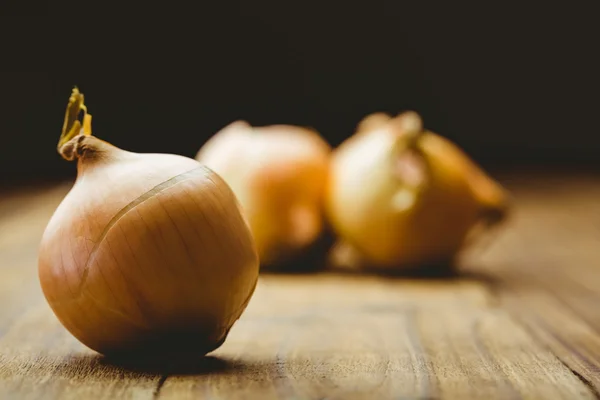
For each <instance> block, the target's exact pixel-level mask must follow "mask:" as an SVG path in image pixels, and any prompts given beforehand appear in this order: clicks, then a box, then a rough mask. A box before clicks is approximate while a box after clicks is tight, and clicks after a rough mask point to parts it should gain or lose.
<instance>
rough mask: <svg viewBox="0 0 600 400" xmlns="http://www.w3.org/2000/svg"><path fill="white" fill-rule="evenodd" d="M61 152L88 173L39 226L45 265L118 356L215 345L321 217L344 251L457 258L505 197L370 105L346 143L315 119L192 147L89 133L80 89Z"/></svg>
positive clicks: (455, 150) (336, 252)
mask: <svg viewBox="0 0 600 400" xmlns="http://www.w3.org/2000/svg"><path fill="white" fill-rule="evenodd" d="M81 112H83V119H82V121H80V120H79V116H80V114H81ZM57 150H58V152H59V153H60V155H61V156H62V157H63V158H64V159H66V160H77V179H76V181H75V184H74V185H73V187H72V188H71V190H70V192H69V193H68V194H67V196H66V197H65V198H64V200H63V201H62V203H61V204H60V205H59V207H58V208H57V209H56V211H55V213H54V215H53V216H52V218H51V219H50V221H49V223H48V226H47V228H46V230H45V232H44V235H43V238H42V242H41V246H40V251H39V278H40V282H41V286H42V289H43V292H44V295H45V297H46V299H47V300H48V303H49V304H50V306H51V308H52V310H53V311H54V313H55V314H56V316H57V317H58V319H59V320H60V322H61V323H62V324H63V325H64V326H65V327H66V328H67V329H68V330H69V331H70V332H71V333H72V334H73V335H74V336H75V337H76V338H77V339H79V340H80V341H81V342H82V343H83V344H85V345H87V346H88V347H90V348H91V349H93V350H96V351H97V352H100V353H103V354H107V355H108V354H123V353H130V352H134V353H135V352H146V353H147V352H149V351H150V352H159V353H168V354H179V353H185V354H194V355H198V354H206V353H208V352H210V351H213V350H215V349H216V348H218V347H219V346H220V345H221V344H222V343H223V342H224V341H225V340H226V338H227V336H228V333H229V331H230V329H231V328H232V326H233V324H234V323H235V321H236V320H237V319H238V318H239V317H240V316H241V315H242V313H243V312H244V310H245V309H246V307H247V305H248V303H249V301H250V299H251V297H252V295H253V293H254V290H255V287H256V284H257V280H258V275H259V264H262V265H263V266H277V265H280V264H283V263H285V262H286V261H289V260H290V259H293V258H295V257H298V256H299V255H300V253H302V252H303V251H304V250H306V249H307V248H308V247H309V246H310V245H311V244H313V243H314V242H315V241H316V240H317V239H318V238H319V236H320V235H322V233H323V231H324V227H325V226H326V225H330V226H331V227H332V228H333V231H334V233H335V234H336V235H337V238H338V244H337V245H336V246H335V247H334V249H333V253H332V254H333V261H334V263H336V264H338V265H343V266H347V265H352V266H360V267H367V268H378V269H386V270H403V269H407V268H413V267H418V266H422V265H427V264H436V263H444V264H448V263H450V264H451V263H452V261H453V260H454V258H455V257H456V256H457V254H459V252H460V250H461V249H462V248H464V247H465V246H466V244H468V243H469V240H470V239H471V238H472V237H473V234H474V232H477V230H476V229H477V228H481V227H483V228H484V230H486V229H488V228H489V227H491V226H494V225H496V224H498V223H499V222H500V221H502V220H504V219H505V217H506V215H507V211H508V210H509V208H510V207H509V205H510V201H509V195H508V193H507V192H506V191H505V190H504V188H503V187H501V186H500V184H498V183H497V182H496V181H494V180H493V179H492V178H491V177H490V176H489V175H487V174H486V173H485V172H483V170H482V169H481V168H480V167H479V166H478V165H477V164H475V162H474V161H473V160H471V159H470V158H469V157H468V156H467V155H466V154H465V153H464V152H463V151H462V150H461V149H460V148H459V147H458V146H457V145H455V144H454V143H452V142H450V141H449V140H447V139H444V138H443V137H441V136H439V135H437V134H435V133H433V132H430V131H427V130H425V129H424V128H423V123H422V120H421V117H420V116H419V115H418V114H417V113H415V112H404V113H401V114H399V115H397V116H395V117H391V116H389V115H387V114H383V113H376V114H372V115H369V116H367V117H366V118H364V119H363V120H362V121H361V122H360V124H359V125H358V128H357V131H356V133H355V134H354V135H353V136H351V137H350V138H348V139H347V140H346V141H344V142H343V143H342V144H341V145H340V146H339V147H337V148H336V149H332V148H331V147H330V146H329V144H328V143H327V142H326V141H325V140H323V139H322V138H321V137H320V136H319V134H318V133H317V132H316V131H314V130H311V129H307V128H303V127H298V126H291V125H271V126H262V127H253V126H251V125H250V124H248V123H247V122H245V121H236V122H233V123H231V124H230V125H228V126H226V127H225V128H223V129H222V130H221V131H219V132H217V133H216V134H215V135H214V136H213V137H212V138H210V139H209V140H208V141H207V142H206V143H205V144H204V146H202V147H201V148H200V150H199V151H198V152H197V154H196V157H195V158H196V159H195V160H194V159H191V158H187V157H183V156H179V155H173V154H139V153H134V152H129V151H125V150H122V149H119V148H117V147H115V146H113V145H111V144H110V143H107V142H105V141H102V140H100V139H98V138H96V137H95V136H92V129H91V115H90V114H88V112H87V108H86V106H85V105H84V97H83V94H81V93H80V92H79V91H78V90H77V88H75V89H74V90H73V93H72V95H71V97H70V99H69V104H68V106H67V111H66V115H65V122H64V125H63V132H62V135H61V138H60V140H59V143H58V146H57Z"/></svg>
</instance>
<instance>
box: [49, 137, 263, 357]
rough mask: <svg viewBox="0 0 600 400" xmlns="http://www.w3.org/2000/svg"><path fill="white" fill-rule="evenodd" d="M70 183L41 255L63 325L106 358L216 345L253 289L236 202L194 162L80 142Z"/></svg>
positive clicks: (251, 253) (250, 252)
mask: <svg viewBox="0 0 600 400" xmlns="http://www.w3.org/2000/svg"><path fill="white" fill-rule="evenodd" d="M72 141H78V143H77V144H76V149H75V150H74V151H75V153H76V154H77V157H78V158H79V159H78V166H77V167H78V177H77V180H76V182H75V184H74V186H73V188H72V189H71V191H70V192H69V193H68V195H67V196H66V197H65V199H64V200H63V201H62V203H61V204H60V206H59V207H58V208H57V210H56V212H55V214H54V215H53V217H52V218H51V220H50V222H49V223H48V226H47V228H46V231H45V233H44V236H43V239H42V243H41V246H40V256H39V278H40V282H41V286H42V289H43V292H44V295H45V297H46V299H47V300H48V303H49V304H50V306H51V308H52V310H53V311H54V313H55V314H56V316H57V317H58V319H59V320H60V322H61V323H62V324H63V325H64V326H65V327H66V328H67V329H68V330H69V331H70V332H71V333H72V334H73V335H74V336H75V337H76V338H77V339H78V340H80V341H81V342H82V343H83V344H85V345H86V346H88V347H90V348H91V349H93V350H95V351H97V352H99V353H102V354H106V355H113V354H124V353H129V352H138V351H141V352H144V351H148V350H150V351H154V352H166V353H170V352H194V353H196V354H198V353H201V354H205V353H207V352H210V351H212V350H214V349H216V348H217V347H219V346H220V345H221V344H222V343H223V341H224V340H225V338H226V337H227V334H228V332H229V330H230V329H231V326H232V325H233V323H234V322H235V321H236V320H237V319H238V318H239V317H240V315H241V314H242V312H243V311H244V310H245V308H246V306H247V304H248V301H249V300H250V298H251V296H252V294H253V292H254V289H255V286H256V282H257V279H258V272H259V262H258V256H257V252H256V248H255V245H254V242H253V239H252V236H251V233H250V230H249V228H248V225H247V222H246V220H245V218H244V217H243V215H242V213H241V211H240V207H239V205H238V202H237V199H236V197H235V196H234V194H233V192H232V191H231V189H230V188H229V187H228V186H227V185H226V184H225V182H224V181H223V180H222V179H221V178H220V177H219V176H218V175H217V174H216V173H214V172H213V171H212V170H210V169H209V168H207V167H205V166H202V165H201V164H200V163H198V162H196V161H195V160H192V159H190V158H186V157H182V156H176V155H166V154H136V153H131V152H127V151H124V150H120V149H118V148H116V147H114V146H112V145H110V144H108V143H106V142H103V141H101V140H99V139H97V138H95V137H93V136H84V137H82V136H80V137H77V138H74V139H72Z"/></svg>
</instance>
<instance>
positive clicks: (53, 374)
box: [0, 181, 600, 399]
mask: <svg viewBox="0 0 600 400" xmlns="http://www.w3.org/2000/svg"><path fill="white" fill-rule="evenodd" d="M540 185H541V186H542V187H541V188H533V189H531V187H530V186H524V188H523V189H522V192H520V193H523V194H522V195H521V196H519V197H518V201H519V204H520V208H519V210H520V212H521V215H522V216H521V217H519V218H518V219H517V220H516V222H515V223H514V225H512V226H511V227H509V229H507V231H506V232H504V233H502V234H501V236H500V237H499V238H498V239H499V240H498V241H497V242H495V243H494V245H493V246H492V248H490V249H488V252H487V253H484V254H483V255H481V254H480V255H479V256H478V257H472V258H471V261H470V262H471V267H473V268H471V270H473V269H474V270H475V271H476V272H477V274H478V275H481V274H487V276H490V277H494V276H495V277H496V280H495V281H490V280H485V279H478V278H477V279H470V278H469V277H468V275H465V276H462V277H458V278H455V279H447V280H426V279H422V280H419V279H400V278H384V277H376V276H369V275H352V274H348V275H339V274H330V273H322V274H311V275H263V276H262V277H261V279H260V281H259V286H258V288H257V291H256V295H255V297H254V298H253V299H252V301H251V303H250V305H249V307H248V310H247V312H246V313H245V314H244V315H243V317H242V319H241V320H240V321H238V323H237V324H236V325H235V326H234V329H233V330H232V331H231V335H230V337H229V338H228V340H227V341H226V342H225V344H224V346H223V347H222V348H220V349H219V350H217V351H216V352H214V353H213V354H212V355H211V357H207V358H203V359H199V360H198V361H197V362H195V363H193V364H191V365H190V364H188V365H184V366H181V365H176V364H173V365H160V366H156V365H151V364H148V363H145V362H144V361H142V360H133V361H131V360H130V362H129V363H128V364H125V365H116V364H112V363H111V362H110V361H108V360H106V359H104V358H103V357H101V356H98V355H97V354H95V353H93V352H92V351H90V350H88V349H86V348H85V347H84V346H83V345H81V344H80V343H78V342H77V341H76V340H75V339H74V338H73V337H72V336H71V335H70V334H68V333H67V332H66V331H65V330H64V328H62V326H61V325H60V324H59V323H58V321H57V320H56V318H55V317H54V315H53V314H52V313H51V311H50V309H49V307H48V306H47V304H46V303H45V301H44V299H43V296H42V294H41V291H40V288H39V284H38V282H37V267H36V266H37V263H36V249H37V245H38V243H39V239H40V236H41V233H42V231H43V229H44V227H45V224H46V222H47V219H48V218H49V217H50V215H51V214H52V212H53V210H54V208H55V207H56V205H57V204H58V202H59V201H60V200H61V199H62V196H64V194H65V193H66V190H68V187H69V186H68V185H64V186H61V187H58V188H56V189H53V190H49V191H48V190H46V191H43V192H42V193H38V194H35V195H29V194H24V195H23V196H21V197H19V196H16V197H14V196H13V197H11V198H10V199H8V200H7V201H6V202H0V215H2V217H0V398H18V399H21V398H26V399H29V398H31V399H38V398H39V399H42V398H43V399H52V398H61V399H62V398H67V399H68V398H73V399H76V398H77V399H79V398H90V397H92V398H106V399H109V398H110V399H112V398H126V399H151V398H165V399H171V398H177V399H180V398H181V399H186V398H217V399H218V398H227V399H229V398H249V397H250V398H261V399H262V398H264V399H269V398H271V399H273V398H298V399H301V398H306V399H316V398H327V399H337V398H339V399H363V398H364V399H371V398H378V399H386V398H395V399H397V398H413V399H416V398H444V399H464V398H489V399H509V398H510V399H512V398H520V397H522V398H532V399H533V398H544V399H561V398H565V399H574V398H577V399H581V398H594V397H595V396H597V393H595V392H594V389H597V386H595V385H596V382H595V381H594V380H593V378H594V376H593V375H594V374H596V376H598V375H600V374H598V371H597V370H596V369H595V368H597V364H595V363H596V362H597V361H598V360H599V359H600V358H598V354H597V353H596V352H597V350H598V349H599V347H598V340H599V334H598V332H597V331H596V329H595V327H594V326H593V322H594V321H597V320H596V319H595V317H596V316H597V314H596V311H590V309H591V308H590V301H594V300H595V299H596V297H595V296H596V293H597V292H596V287H597V286H595V285H596V282H598V275H597V274H595V273H594V271H593V270H592V269H591V268H590V266H591V262H592V261H593V260H597V259H598V258H597V257H596V258H595V257H594V255H593V254H592V253H593V252H592V251H590V248H589V246H591V245H592V243H593V240H592V239H589V238H586V239H584V238H583V237H580V238H579V239H578V238H577V237H574V238H572V239H569V238H562V239H561V240H562V243H567V245H566V246H564V247H560V246H557V245H556V243H557V240H559V239H557V238H556V237H554V236H552V231H555V230H557V229H559V228H561V227H565V226H568V227H570V229H573V230H577V229H579V230H580V231H581V232H582V233H581V235H584V236H585V235H589V234H590V233H591V228H590V227H589V226H588V225H589V224H588V222H587V220H586V219H585V218H584V217H583V216H582V213H583V211H582V212H581V213H580V214H577V215H579V217H576V220H573V219H572V216H570V215H569V214H570V213H568V212H563V211H561V204H563V205H564V204H567V205H569V207H573V206H575V207H582V205H588V203H591V202H592V201H591V200H585V198H586V194H584V192H585V193H587V194H588V195H589V194H590V193H598V194H600V190H597V189H598V188H600V186H598V188H597V187H596V186H595V185H594V184H593V182H592V183H590V182H588V181H585V182H583V183H581V184H580V186H577V184H575V183H573V182H572V183H571V184H570V185H571V186H570V188H571V190H572V194H571V195H570V196H567V195H563V196H562V197H561V196H550V197H551V198H550V199H549V200H548V201H547V202H545V203H540V201H539V200H540V196H548V195H549V194H550V193H551V190H549V189H548V188H546V187H545V186H544V185H543V182H542V183H540V184H539V185H538V186H540ZM575 197H576V198H578V199H579V200H576V201H575V200H573V199H574V198H575ZM540 204H541V205H540ZM596 209H597V208H595V209H593V210H596ZM555 215H558V217H556V218H559V220H558V222H557V221H556V220H555V219H554V218H555ZM598 215H600V214H598ZM550 216H552V217H550ZM594 223H595V222H593V223H592V225H593V224H594ZM582 226H586V227H585V228H582ZM564 236H566V237H568V236H569V235H567V234H565V235H564ZM565 241H566V242H565ZM582 241H583V242H584V244H581V243H582ZM548 243H553V245H554V247H556V248H557V249H556V250H554V253H553V254H554V255H553V256H552V258H548V257H547V254H548V253H547V251H546V250H545V248H546V247H547V244H548ZM560 249H562V250H560ZM561 252H562V253H561ZM573 252H579V253H585V255H580V256H579V258H572V253H573ZM557 254H558V255H560V254H562V255H560V256H557ZM553 260H554V261H553ZM567 260H571V261H573V260H575V261H574V263H575V264H576V265H573V266H572V268H569V269H567V268H565V267H564V266H565V265H569V267H571V264H569V263H568V261H567ZM543 265H552V267H551V269H553V270H555V271H569V272H567V273H566V275H561V276H562V277H563V278H564V277H565V276H566V277H567V278H568V280H566V279H562V282H563V284H560V283H559V281H558V280H557V279H555V278H552V277H553V276H558V275H552V274H547V273H546V272H547V271H546V270H545V269H544V267H543ZM524 266H529V267H530V268H529V269H525V268H524ZM540 273H546V276H545V277H544V278H539V274H540ZM490 282H492V283H490ZM493 282H500V283H493ZM548 288H550V289H548ZM577 293H579V295H577V296H576V295H575V294H577ZM581 293H587V294H581ZM543 296H546V297H543ZM549 299H550V300H552V301H549ZM586 310H587V311H586ZM540 321H541V322H540ZM544 324H546V325H549V326H550V328H548V327H547V326H546V325H544ZM582 354H583V355H585V359H584V358H583V357H582ZM571 370H573V371H575V372H576V374H577V375H576V374H574V373H572V372H571ZM578 375H579V376H581V379H580V378H579V377H578Z"/></svg>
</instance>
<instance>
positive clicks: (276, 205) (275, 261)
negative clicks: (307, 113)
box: [196, 121, 331, 269]
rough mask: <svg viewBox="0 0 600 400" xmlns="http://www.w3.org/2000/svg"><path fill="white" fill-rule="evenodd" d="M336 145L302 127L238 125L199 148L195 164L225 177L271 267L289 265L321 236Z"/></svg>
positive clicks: (264, 257)
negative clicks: (331, 156) (324, 206)
mask: <svg viewBox="0 0 600 400" xmlns="http://www.w3.org/2000/svg"><path fill="white" fill-rule="evenodd" d="M330 153H331V147H330V146H329V144H328V143H327V142H325V141H324V140H323V139H322V138H321V137H320V136H319V135H318V133H317V132H315V131H313V130H310V129H307V128H303V127H298V126H291V125H271V126H263V127H252V126H250V125H249V124H248V123H247V122H245V121H236V122H233V123H231V124H229V125H228V126H226V127H224V128H223V129H222V130H221V131H219V132H217V133H216V134H215V135H214V136H213V137H212V138H210V139H209V140H208V141H207V142H206V143H205V144H204V146H202V147H201V148H200V150H199V151H198V153H197V155H196V160H198V161H200V162H201V163H203V164H206V165H207V166H209V167H210V168H211V169H213V170H214V171H216V172H217V173H218V174H219V175H220V176H222V177H223V179H225V181H226V182H227V183H228V184H229V186H230V187H231V188H232V189H233V191H234V192H235V194H236V196H237V197H238V199H239V200H240V203H241V204H242V208H243V209H244V212H245V215H246V217H247V218H248V221H249V224H250V227H251V230H252V233H253V236H254V239H255V242H256V245H257V248H258V252H259V256H260V260H261V264H262V265H263V267H266V268H273V269H277V268H286V266H287V265H289V261H290V260H291V259H293V258H294V257H297V256H299V255H300V253H301V252H302V251H304V250H306V249H307V248H308V247H309V246H310V245H312V244H313V243H315V241H316V240H317V239H318V238H319V237H320V235H321V234H322V232H323V228H324V221H323V220H324V216H323V207H322V205H323V199H324V190H325V184H326V180H327V174H328V170H329V156H330Z"/></svg>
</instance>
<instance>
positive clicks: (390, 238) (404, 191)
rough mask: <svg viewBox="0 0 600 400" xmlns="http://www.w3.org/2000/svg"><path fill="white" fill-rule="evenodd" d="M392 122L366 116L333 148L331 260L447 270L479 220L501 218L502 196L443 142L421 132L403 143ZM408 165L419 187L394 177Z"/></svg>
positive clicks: (379, 115) (505, 195) (329, 195)
mask: <svg viewBox="0 0 600 400" xmlns="http://www.w3.org/2000/svg"><path fill="white" fill-rule="evenodd" d="M406 115H408V114H401V115H400V116H398V117H396V118H402V117H403V116H406ZM413 117H416V118H420V117H419V116H418V115H417V114H412V115H410V116H409V118H411V119H412V118H413ZM412 122H414V121H412ZM412 122H411V123H412ZM395 123H396V124H397V122H395V121H394V120H393V119H392V118H391V117H389V116H387V118H386V116H385V114H382V113H377V114H373V115H371V116H368V117H367V118H365V119H364V120H363V121H361V123H360V124H359V127H358V129H357V132H356V133H355V135H353V136H352V137H350V138H349V139H347V140H346V141H345V142H343V143H342V144H341V145H340V146H339V147H338V148H337V149H335V150H334V153H333V156H332V161H331V172H330V180H329V182H328V187H327V192H326V193H327V195H326V210H327V215H328V219H329V221H330V222H331V225H332V226H333V228H334V230H335V231H336V233H337V234H338V236H339V238H340V242H342V243H341V245H339V246H337V248H338V249H339V254H336V255H334V257H337V259H342V258H345V259H347V260H349V261H347V262H345V263H346V264H353V268H356V265H359V264H360V265H362V266H363V267H370V268H382V269H411V268H416V267H419V266H426V265H432V264H439V265H451V264H452V262H453V260H454V258H455V257H456V255H457V254H458V253H459V251H460V250H461V249H462V248H463V246H464V245H465V244H466V239H467V237H469V233H470V232H471V230H472V229H473V228H474V227H475V226H476V225H477V224H478V223H479V222H482V221H483V222H490V223H492V222H499V221H500V220H502V219H504V218H505V216H506V213H507V211H508V208H509V197H508V193H507V192H506V191H505V190H504V189H503V188H502V187H501V186H500V185H499V184H498V183H497V182H495V181H494V180H493V179H491V178H490V177H489V176H488V175H487V174H485V173H484V172H483V171H482V170H481V169H480V168H479V166H477V165H476V164H475V163H474V162H473V161H472V160H471V159H470V158H469V157H468V156H467V155H466V154H465V153H464V152H463V151H462V150H461V149H460V148H459V147H458V146H456V145H455V144H453V143H452V142H450V141H449V140H447V139H445V138H443V137H441V136H439V135H437V134H435V133H433V132H430V131H426V130H420V131H419V132H418V136H416V137H415V138H414V139H410V140H414V143H413V144H410V145H409V144H407V143H405V142H406V141H407V140H408V137H407V136H406V135H404V134H403V133H402V132H398V130H397V126H394V124H395ZM411 159H414V160H415V161H417V162H418V163H417V165H416V166H417V168H418V169H419V168H420V169H422V174H423V182H421V183H416V184H407V183H406V182H403V177H401V176H399V175H398V170H397V169H398V167H399V166H400V165H401V164H404V166H405V167H406V166H407V165H410V164H414V162H413V161H412V160H411ZM405 172H406V171H404V173H405ZM404 178H406V176H405V177H404ZM492 220H494V221H492ZM342 253H343V254H342ZM334 263H335V261H334Z"/></svg>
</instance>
